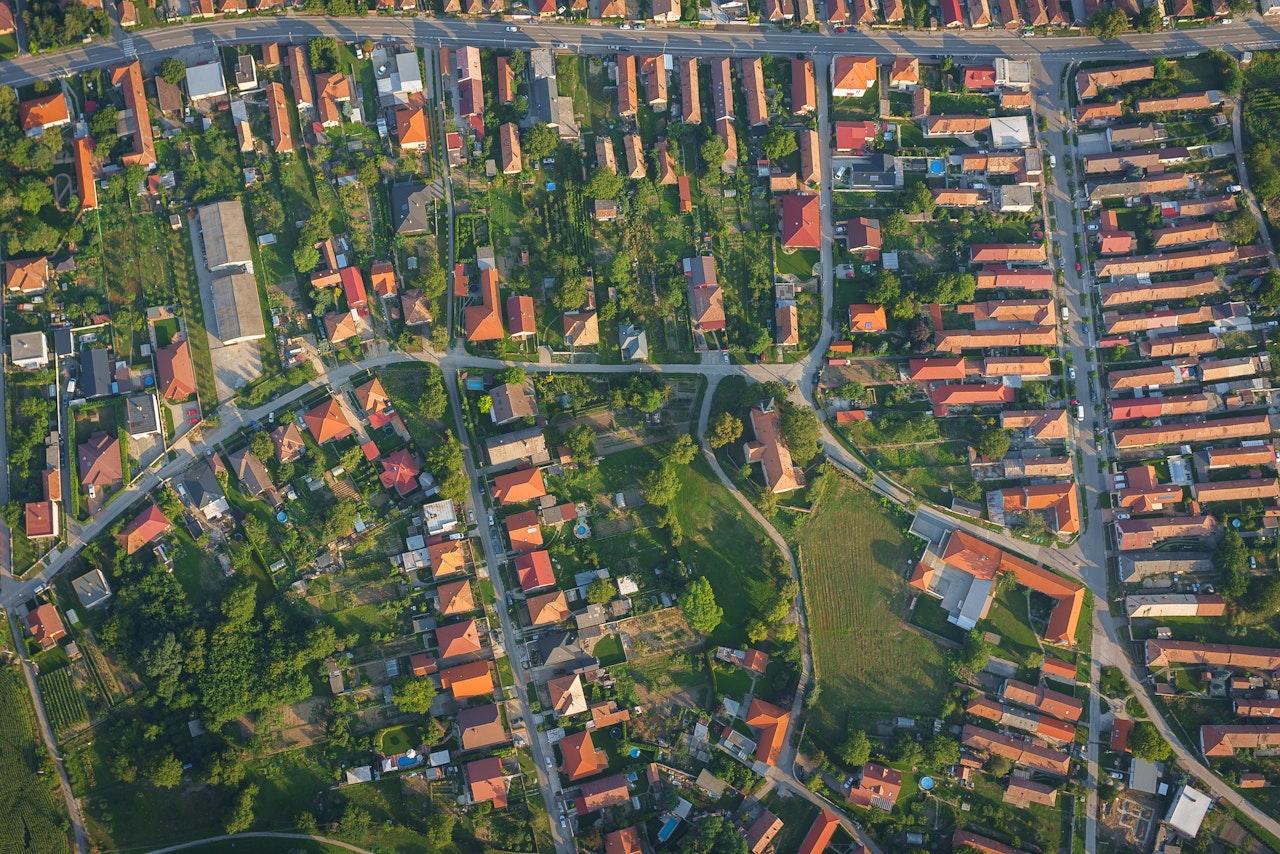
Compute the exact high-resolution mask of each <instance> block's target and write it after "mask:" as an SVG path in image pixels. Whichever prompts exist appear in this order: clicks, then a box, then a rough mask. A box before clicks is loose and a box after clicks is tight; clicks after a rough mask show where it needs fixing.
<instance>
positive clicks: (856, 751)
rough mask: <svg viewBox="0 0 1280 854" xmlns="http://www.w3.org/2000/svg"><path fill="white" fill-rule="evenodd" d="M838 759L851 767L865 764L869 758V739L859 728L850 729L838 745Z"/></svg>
mask: <svg viewBox="0 0 1280 854" xmlns="http://www.w3.org/2000/svg"><path fill="white" fill-rule="evenodd" d="M839 753H840V761H841V762H843V763H844V764H846V765H848V766H850V767H852V766H855V765H865V764H866V763H867V760H868V759H870V758H871V740H870V739H868V738H867V734H866V733H865V732H863V731H862V730H860V729H850V730H849V737H848V738H846V739H845V740H844V742H843V743H842V744H841V745H840V751H839Z"/></svg>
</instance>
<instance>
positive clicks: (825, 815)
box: [796, 809, 840, 854]
mask: <svg viewBox="0 0 1280 854" xmlns="http://www.w3.org/2000/svg"><path fill="white" fill-rule="evenodd" d="M839 829H840V817H839V816H838V815H836V814H834V813H830V812H827V811H826V810H825V809H823V810H822V811H821V812H819V813H818V817H817V818H816V819H814V820H813V826H812V827H810V828H809V832H808V833H806V834H805V836H804V839H802V840H800V847H799V848H798V849H797V850H796V854H822V852H824V851H826V850H827V846H828V845H830V844H831V837H833V836H835V833H836V831H837V830H839Z"/></svg>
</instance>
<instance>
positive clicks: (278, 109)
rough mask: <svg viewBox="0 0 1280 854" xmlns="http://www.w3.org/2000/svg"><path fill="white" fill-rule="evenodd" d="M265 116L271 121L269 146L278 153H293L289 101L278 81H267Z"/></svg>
mask: <svg viewBox="0 0 1280 854" xmlns="http://www.w3.org/2000/svg"><path fill="white" fill-rule="evenodd" d="M266 90H267V117H268V118H269V119H270V121H271V147H272V148H273V149H274V150H275V151H276V152H277V153H279V154H293V151H294V145H293V126H292V125H291V124H290V123H289V112H288V110H289V102H288V99H287V98H286V97H285V94H284V86H283V85H281V84H280V83H268V84H267V86H266Z"/></svg>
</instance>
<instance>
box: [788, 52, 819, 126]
mask: <svg viewBox="0 0 1280 854" xmlns="http://www.w3.org/2000/svg"><path fill="white" fill-rule="evenodd" d="M817 109H818V87H817V83H816V80H815V78H814V68H813V60H812V59H792V60H791V115H793V116H802V115H804V114H806V113H812V112H813V111H815V110H817Z"/></svg>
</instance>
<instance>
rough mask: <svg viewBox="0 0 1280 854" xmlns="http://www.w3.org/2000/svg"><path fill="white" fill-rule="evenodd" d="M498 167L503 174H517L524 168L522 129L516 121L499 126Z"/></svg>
mask: <svg viewBox="0 0 1280 854" xmlns="http://www.w3.org/2000/svg"><path fill="white" fill-rule="evenodd" d="M498 168H499V170H500V171H501V172H502V174H503V175H517V174H519V173H520V170H521V169H523V168H524V165H523V161H522V160H521V157H520V129H519V128H517V127H516V125H515V123H514V122H503V123H502V124H501V125H499V126H498Z"/></svg>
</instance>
